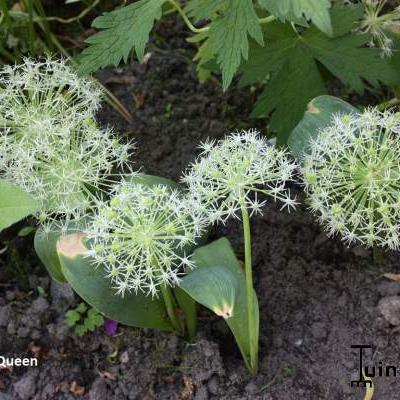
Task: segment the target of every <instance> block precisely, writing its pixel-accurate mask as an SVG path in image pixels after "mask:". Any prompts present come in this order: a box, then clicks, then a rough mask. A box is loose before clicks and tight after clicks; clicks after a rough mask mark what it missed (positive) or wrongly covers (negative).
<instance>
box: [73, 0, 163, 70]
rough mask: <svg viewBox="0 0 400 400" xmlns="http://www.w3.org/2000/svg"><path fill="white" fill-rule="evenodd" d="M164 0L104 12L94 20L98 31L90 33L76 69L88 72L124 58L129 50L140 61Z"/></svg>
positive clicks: (159, 15)
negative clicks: (134, 53)
mask: <svg viewBox="0 0 400 400" xmlns="http://www.w3.org/2000/svg"><path fill="white" fill-rule="evenodd" d="M166 1H167V0H140V1H138V2H135V3H133V4H130V5H128V6H125V7H122V8H118V9H116V10H114V11H111V12H108V13H105V14H103V15H102V16H100V17H97V18H96V19H95V20H94V21H93V24H92V26H93V28H96V29H99V30H100V32H97V33H95V34H94V35H93V36H90V37H89V38H88V39H87V40H86V43H87V44H88V47H87V48H86V49H85V50H83V52H82V54H81V56H80V57H79V63H80V67H79V71H80V73H81V74H88V73H90V72H93V71H96V70H98V69H100V68H104V67H106V66H108V65H115V66H117V65H118V64H119V63H120V62H121V60H122V59H123V60H124V61H125V62H126V61H127V59H128V56H129V54H130V52H131V50H132V49H133V50H135V52H136V55H137V57H138V59H139V60H140V61H143V56H144V49H145V46H146V43H147V41H148V38H149V33H150V31H151V30H152V28H153V25H154V23H155V21H157V20H158V19H160V18H161V16H162V5H163V4H164V3H165V2H166Z"/></svg>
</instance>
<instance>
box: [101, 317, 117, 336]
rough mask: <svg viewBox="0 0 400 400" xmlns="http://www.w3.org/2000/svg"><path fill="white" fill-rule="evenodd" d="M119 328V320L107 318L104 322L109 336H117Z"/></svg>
mask: <svg viewBox="0 0 400 400" xmlns="http://www.w3.org/2000/svg"><path fill="white" fill-rule="evenodd" d="M117 329H118V322H117V321H113V320H112V319H106V321H105V322H104V330H105V332H106V335H107V336H115V334H116V333H117Z"/></svg>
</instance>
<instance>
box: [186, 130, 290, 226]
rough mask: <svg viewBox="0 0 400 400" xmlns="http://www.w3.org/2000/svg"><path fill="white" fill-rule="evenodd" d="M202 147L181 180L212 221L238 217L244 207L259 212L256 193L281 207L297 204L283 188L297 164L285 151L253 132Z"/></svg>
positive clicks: (231, 135) (260, 206) (241, 133)
mask: <svg viewBox="0 0 400 400" xmlns="http://www.w3.org/2000/svg"><path fill="white" fill-rule="evenodd" d="M201 148H202V153H201V154H200V157H199V159H198V160H197V161H195V162H194V163H193V164H191V166H190V170H189V171H188V172H187V173H186V175H185V176H184V177H183V179H182V180H183V182H184V183H186V184H187V185H188V187H189V192H190V193H191V195H192V197H194V198H197V199H198V201H199V203H201V204H203V205H204V207H205V208H206V209H207V210H208V213H209V218H210V219H211V221H212V222H214V221H222V222H224V221H225V220H226V219H227V218H229V217H230V216H237V213H238V211H240V210H241V208H243V207H244V208H246V209H248V210H250V212H251V213H260V212H261V209H262V207H263V206H264V205H265V203H266V201H265V200H264V201H259V200H258V198H257V194H258V193H260V194H264V195H269V196H272V197H273V198H274V199H275V200H276V199H278V200H281V201H282V202H283V206H282V208H284V207H287V208H288V209H290V208H292V207H294V206H295V205H296V201H295V199H293V198H291V197H290V193H289V191H288V190H287V189H286V188H285V183H286V182H287V181H290V180H291V179H292V178H293V174H294V171H295V169H296V165H295V164H294V163H293V162H292V161H290V160H289V158H288V157H287V153H286V151H285V150H284V149H277V148H275V147H274V146H272V145H270V144H269V143H268V142H267V140H266V139H264V138H263V137H261V136H260V135H259V133H258V132H257V131H256V130H249V131H242V132H236V133H232V134H230V135H228V136H227V137H225V139H223V140H219V141H217V142H215V141H211V142H207V143H203V144H202V145H201Z"/></svg>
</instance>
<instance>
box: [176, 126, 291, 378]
mask: <svg viewBox="0 0 400 400" xmlns="http://www.w3.org/2000/svg"><path fill="white" fill-rule="evenodd" d="M295 169H296V164H295V163H294V162H293V161H292V160H290V158H289V157H288V153H287V152H286V150H284V149H277V148H276V147H274V146H273V145H272V144H270V143H268V141H267V140H266V139H265V138H264V137H262V136H261V135H260V134H259V132H257V131H256V130H249V131H241V132H235V133H232V134H230V135H228V136H226V137H225V138H224V139H222V140H219V141H209V142H206V143H203V144H202V145H201V154H200V156H199V158H198V159H197V160H196V161H195V162H194V163H192V164H191V165H190V168H189V170H188V171H187V172H186V174H185V175H184V177H183V179H182V181H183V182H184V183H185V184H186V185H187V186H188V190H189V196H191V198H192V201H193V203H194V204H195V203H198V204H199V205H198V207H197V208H199V209H202V208H203V209H204V212H205V213H206V214H207V216H208V218H209V220H210V223H215V222H222V223H225V222H226V221H227V219H228V218H230V217H233V218H236V219H240V220H241V221H242V224H243V233H244V246H245V285H246V286H245V287H246V289H245V296H246V302H245V307H246V310H247V317H246V319H247V326H246V327H245V332H246V333H245V334H244V336H245V339H244V340H245V341H246V342H247V344H248V346H247V347H248V348H247V351H243V347H244V346H243V343H241V344H239V345H240V347H241V349H242V353H244V354H243V356H244V359H245V361H246V364H247V366H248V368H249V369H250V371H251V372H252V373H256V371H257V367H258V336H259V333H258V329H259V328H258V326H259V321H258V319H259V317H258V304H257V297H256V294H255V292H254V288H253V286H254V285H253V269H252V251H251V233H250V217H251V216H252V215H253V214H257V213H258V214H260V213H262V209H263V207H264V206H265V205H266V203H267V198H271V199H273V200H279V201H280V202H281V203H282V207H281V209H284V208H287V209H288V210H290V209H293V208H294V207H295V206H296V204H297V202H296V199H295V198H293V197H291V195H290V191H289V190H288V188H287V186H286V185H287V183H288V182H290V181H293V180H294V173H295ZM259 197H263V198H262V199H261V200H260V199H259ZM194 273H196V271H194ZM204 282H206V281H202V280H200V279H199V281H198V283H197V284H203V285H206V283H204ZM184 287H185V286H184ZM234 308H235V305H234V304H231V306H229V305H228V304H224V305H223V307H222V309H215V308H214V311H216V312H217V313H218V314H219V315H222V316H224V317H225V318H227V319H229V318H231V317H232V315H233V314H234V313H236V312H238V310H234ZM241 312H243V311H241ZM242 323H244V321H242ZM232 330H233V331H234V332H235V329H232ZM236 338H237V340H238V341H243V339H239V336H238V335H236Z"/></svg>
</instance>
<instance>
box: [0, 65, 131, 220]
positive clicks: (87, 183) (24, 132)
mask: <svg viewBox="0 0 400 400" xmlns="http://www.w3.org/2000/svg"><path fill="white" fill-rule="evenodd" d="M0 99H1V100H0V178H2V179H6V180H9V181H10V182H13V183H15V184H17V185H18V186H20V187H21V188H22V189H24V190H26V191H27V192H29V193H31V194H32V195H33V196H34V197H35V198H36V199H37V200H39V202H40V204H41V210H40V215H39V221H40V222H41V223H47V222H51V221H52V220H53V219H59V217H61V218H62V219H64V220H65V222H66V223H68V221H69V220H71V219H75V218H80V217H81V216H83V215H84V214H85V213H86V211H87V209H88V208H89V207H90V206H91V205H93V199H94V196H95V193H96V192H98V191H101V190H104V189H106V188H107V186H109V184H110V183H111V181H113V174H114V170H115V169H116V168H117V167H122V168H125V167H127V163H128V159H129V156H130V153H131V151H132V149H133V147H132V146H131V144H122V143H121V142H120V140H119V139H117V137H116V136H115V135H114V133H113V132H112V131H110V130H107V129H99V128H98V127H97V126H96V123H95V121H94V117H93V115H92V113H93V112H94V111H95V109H96V108H97V107H98V100H99V94H98V91H97V89H96V88H95V87H94V86H93V84H92V83H90V82H87V81H85V80H82V79H80V78H78V77H77V76H76V75H75V74H74V73H73V72H72V71H71V70H69V68H68V67H66V65H65V64H64V62H60V63H57V62H56V61H47V62H44V63H40V62H39V63H37V64H35V62H33V61H31V60H25V63H24V64H23V65H22V66H17V67H10V66H8V67H4V69H3V70H2V71H1V72H0Z"/></svg>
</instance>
